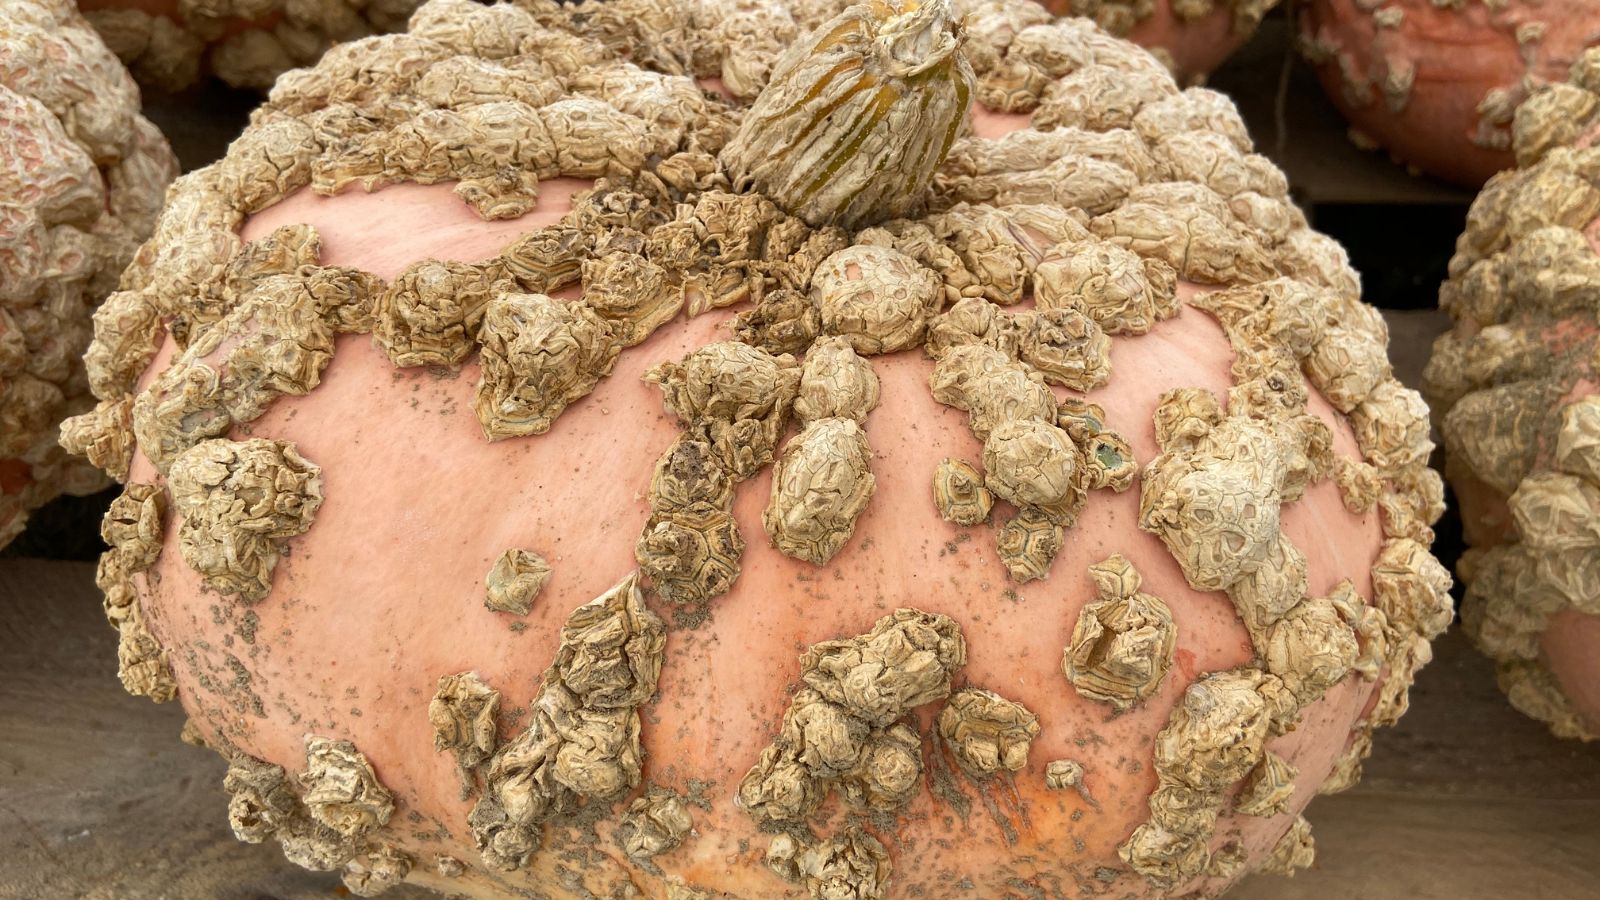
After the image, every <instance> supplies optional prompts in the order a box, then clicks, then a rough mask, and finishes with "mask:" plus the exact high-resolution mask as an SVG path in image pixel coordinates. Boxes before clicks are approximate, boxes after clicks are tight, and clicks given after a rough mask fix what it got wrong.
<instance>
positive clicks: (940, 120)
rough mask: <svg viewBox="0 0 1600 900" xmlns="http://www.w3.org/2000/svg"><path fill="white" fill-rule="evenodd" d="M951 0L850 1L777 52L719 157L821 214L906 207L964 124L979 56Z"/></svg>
mask: <svg viewBox="0 0 1600 900" xmlns="http://www.w3.org/2000/svg"><path fill="white" fill-rule="evenodd" d="M961 42H962V37H961V27H960V23H959V22H958V21H957V19H956V14H955V11H954V10H953V9H952V8H951V5H950V0H928V2H926V3H921V4H919V3H917V2H916V0H904V2H886V0H871V2H868V3H863V4H861V5H858V6H852V7H850V8H849V9H847V10H845V11H844V12H843V13H841V14H840V15H839V16H837V17H836V18H834V19H832V20H830V21H829V22H827V23H826V24H824V25H823V26H822V27H820V28H818V29H817V30H816V31H814V32H812V33H811V34H810V35H808V36H807V37H806V38H805V39H804V40H803V41H801V42H800V43H799V44H797V45H795V46H794V47H793V48H792V49H790V51H789V52H788V53H786V54H784V56H783V58H782V59H780V60H779V61H778V65H777V67H776V70H775V71H774V73H773V76H772V80H771V82H770V83H769V84H768V85H767V87H766V89H765V90H763V91H762V92H761V95H760V96H759V97H757V98H756V102H755V105H754V106H752V107H751V108H750V110H749V111H748V112H747V113H746V114H745V117H744V121H743V123H742V124H741V125H740V128H739V133H738V135H737V136H736V137H735V138H734V139H733V141H732V142H730V143H729V144H728V146H727V147H726V148H725V149H724V150H723V152H722V163H723V165H724V167H725V168H726V169H727V171H728V174H729V175H730V176H731V177H732V179H733V182H734V185H735V186H736V187H738V188H739V189H741V190H755V191H760V192H761V193H763V194H765V195H767V196H768V197H770V198H771V199H772V200H773V202H775V203H777V204H778V205H779V206H780V207H782V208H784V209H785V210H787V211H789V212H790V213H792V214H793V215H796V216H799V217H800V218H802V219H804V220H805V221H807V222H808V223H810V224H811V225H813V226H821V225H827V224H836V225H842V226H844V227H846V228H859V227H862V226H865V225H870V224H872V223H874V222H880V221H883V220H885V219H891V218H895V217H897V216H903V215H906V214H908V213H910V212H912V211H914V210H915V209H916V208H917V207H918V206H919V205H920V203H921V201H922V199H923V194H924V192H925V191H926V190H927V187H928V182H929V181H931V180H932V178H933V171H934V169H936V168H938V166H939V164H940V163H941V162H943V161H944V158H945V156H946V155H947V154H948V153H949V152H950V146H951V144H953V143H954V142H955V139H956V135H957V134H958V133H959V132H960V130H961V123H962V121H963V119H964V118H965V117H966V114H967V105H968V102H969V100H970V98H971V96H972V86H973V74H972V67H971V66H970V65H968V64H967V61H966V59H965V57H964V56H963V54H962V53H961V52H960V51H961Z"/></svg>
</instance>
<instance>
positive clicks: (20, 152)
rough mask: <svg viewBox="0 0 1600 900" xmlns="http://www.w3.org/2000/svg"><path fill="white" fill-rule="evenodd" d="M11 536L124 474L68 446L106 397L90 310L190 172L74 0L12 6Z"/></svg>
mask: <svg viewBox="0 0 1600 900" xmlns="http://www.w3.org/2000/svg"><path fill="white" fill-rule="evenodd" d="M0 105H3V109H0V123H3V124H0V136H3V138H4V147H5V151H4V155H3V156H0V161H3V162H0V547H3V546H5V545H6V544H7V543H9V542H10V541H11V540H12V539H13V538H15V537H16V536H17V535H18V534H19V533H20V532H21V531H22V529H23V526H24V524H25V523H26V521H27V518H28V512H29V511H30V510H32V509H34V508H36V507H38V506H39V505H40V504H43V503H45V502H46V501H48V500H50V499H51V498H52V497H55V496H56V495H58V494H60V493H62V492H67V493H73V494H87V493H92V492H94V491H96V490H100V489H102V488H104V487H105V486H106V485H107V484H109V483H110V482H109V481H107V479H106V477H105V475H104V474H102V473H101V472H99V471H98V470H97V469H95V467H94V466H92V465H88V464H86V463H85V461H83V460H81V459H77V458H75V457H73V456H72V455H70V454H68V453H65V452H63V451H62V449H61V448H60V447H59V446H58V444H57V441H58V439H59V437H60V432H59V429H60V425H61V420H62V419H63V418H65V417H67V416H69V415H76V414H78V413H81V412H84V411H85V410H87V409H89V408H90V407H92V406H93V405H94V398H93V397H91V396H90V394H89V385H88V382H87V379H86V378H85V373H84V367H83V352H84V349H85V348H86V347H87V346H88V344H89V338H90V335H91V323H90V316H91V315H92V314H93V313H94V310H95V307H96V306H97V305H99V303H100V301H101V300H103V299H104V298H105V296H106V295H107V294H109V293H110V292H111V291H112V290H113V289H114V288H115V287H116V284H117V275H118V273H119V272H121V271H122V269H123V267H125V266H126V265H127V264H128V262H129V260H131V259H132V258H133V251H134V249H135V248H136V247H137V246H138V243H139V241H141V240H143V239H144V238H145V237H146V236H148V235H149V234H150V230H151V228H152V227H154V225H155V218H156V213H157V212H158V211H159V209H160V207H161V197H162V193H163V191H164V190H165V188H166V185H167V183H168V182H169V181H171V180H172V178H173V177H174V176H175V175H176V174H177V163H176V161H175V160H174V158H173V156H172V151H171V150H169V149H168V148H167V142H166V141H165V140H164V139H163V138H162V137H161V134H160V132H158V131H157V130H156V129H155V127H154V126H153V125H151V124H150V123H149V122H148V121H146V120H145V119H144V118H143V117H142V116H140V115H139V92H138V89H137V88H135V87H134V85H133V82H132V81H131V80H129V78H128V73H127V72H126V71H125V70H124V69H123V68H122V66H121V64H119V63H118V62H117V60H116V57H114V56H112V55H111V54H110V53H109V52H108V51H107V50H106V48H105V45H104V44H102V43H100V40H99V39H98V38H96V37H95V35H94V32H93V31H91V30H90V29H89V28H88V26H87V25H86V24H85V23H84V21H83V19H82V18H80V17H79V16H78V14H77V12H76V10H74V9H73V8H72V6H71V4H69V3H66V2H52V0H18V2H15V3H8V4H6V5H5V7H4V8H3V9H0Z"/></svg>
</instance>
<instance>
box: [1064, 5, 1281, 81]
mask: <svg viewBox="0 0 1600 900" xmlns="http://www.w3.org/2000/svg"><path fill="white" fill-rule="evenodd" d="M1041 2H1043V3H1044V5H1045V6H1046V7H1047V8H1048V9H1050V11H1051V12H1054V13H1059V14H1061V15H1065V16H1086V17H1088V18H1091V19H1094V20H1095V23H1096V24H1098V25H1099V26H1100V27H1101V28H1103V29H1105V30H1106V31H1109V32H1111V33H1112V34H1114V35H1117V36H1118V37H1125V38H1127V39H1128V40H1130V41H1133V42H1134V43H1136V44H1138V45H1139V46H1141V47H1144V48H1145V49H1147V50H1149V51H1150V52H1152V53H1154V54H1155V55H1156V56H1157V57H1159V58H1160V59H1161V61H1162V62H1164V63H1166V64H1167V67H1168V68H1170V69H1171V70H1172V72H1173V74H1174V75H1176V76H1177V77H1178V78H1179V80H1181V81H1184V82H1197V81H1204V80H1205V77H1206V76H1207V75H1209V74H1211V72H1212V71H1214V70H1215V69H1216V68H1217V67H1218V66H1220V65H1222V62H1223V60H1225V59H1227V58H1228V56H1229V55H1230V54H1232V53H1233V51H1235V50H1237V49H1239V47H1240V46H1242V45H1243V44H1244V42H1245V41H1248V40H1249V39H1250V36H1251V35H1252V34H1255V31H1256V28H1257V27H1259V26H1260V25H1261V20H1262V19H1263V18H1265V17H1266V15H1267V13H1269V12H1271V11H1272V9H1273V8H1274V7H1276V6H1277V5H1278V0H1041Z"/></svg>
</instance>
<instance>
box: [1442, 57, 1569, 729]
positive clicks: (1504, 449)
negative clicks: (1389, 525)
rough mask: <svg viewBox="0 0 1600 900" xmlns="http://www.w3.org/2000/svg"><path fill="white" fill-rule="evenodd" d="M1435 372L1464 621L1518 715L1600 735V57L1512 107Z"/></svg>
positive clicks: (1465, 247)
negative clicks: (1458, 537) (1459, 544)
mask: <svg viewBox="0 0 1600 900" xmlns="http://www.w3.org/2000/svg"><path fill="white" fill-rule="evenodd" d="M1515 134H1516V146H1515V149H1516V155H1517V167H1516V168H1515V169H1511V170H1508V171H1505V172H1502V173H1501V174H1499V175H1496V176H1495V177H1494V178H1491V179H1490V180H1489V183H1488V184H1487V185H1485V186H1484V189H1483V193H1481V194H1479V195H1478V198H1477V200H1476V201H1475V202H1474V203H1473V205H1472V210H1471V212H1470V213H1469V214H1468V217H1467V230H1466V232H1465V233H1464V234H1462V235H1461V238H1460V240H1458V241H1457V243H1456V254H1455V256H1454V257H1453V258H1452V259H1451V261H1450V280H1449V281H1448V282H1446V283H1445V285H1444V287H1443V288H1442V289H1441V290H1440V292H1439V302H1440V305H1441V306H1442V307H1443V308H1444V309H1445V310H1446V311H1448V312H1449V313H1450V315H1451V316H1452V317H1454V319H1455V327H1454V328H1453V329H1452V330H1451V331H1449V332H1446V333H1445V334H1444V335H1443V336H1441V337H1440V338H1439V339H1438V341H1437V342H1436V343H1435V344H1434V348H1433V356H1432V358H1431V359H1430V360H1429V363H1428V368H1427V370H1426V371H1425V373H1424V376H1425V381H1424V389H1425V390H1426V391H1428V393H1429V395H1430V397H1431V398H1432V400H1433V402H1434V403H1435V404H1436V405H1435V410H1436V412H1437V415H1438V421H1439V425H1440V431H1441V433H1442V434H1443V436H1444V443H1445V450H1446V454H1447V456H1446V468H1445V472H1446V474H1447V475H1448V476H1449V479H1450V482H1451V484H1452V485H1453V486H1454V488H1455V493H1456V497H1457V498H1458V500H1459V505H1460V509H1461V519H1462V525H1463V528H1464V531H1465V537H1466V540H1467V543H1468V544H1469V545H1470V546H1471V549H1470V550H1469V551H1468V552H1467V554H1466V555H1465V556H1463V557H1462V559H1461V564H1460V567H1459V571H1460V575H1461V579H1462V581H1463V582H1464V583H1465V584H1466V597H1465V600H1464V601H1463V605H1462V622H1463V624H1464V625H1465V626H1466V629H1467V633H1468V634H1469V635H1470V636H1471V637H1472V638H1473V640H1474V641H1476V642H1477V644H1478V646H1479V647H1480V648H1482V649H1483V650H1484V652H1486V653H1488V654H1489V655H1490V656H1492V657H1494V658H1495V659H1496V660H1497V661H1498V662H1499V675H1500V684H1501V686H1502V687H1503V688H1504V689H1505V691H1506V693H1507V694H1508V695H1509V696H1510V698H1511V702H1512V703H1513V704H1514V705H1516V706H1517V708H1519V709H1521V710H1522V711H1524V712H1526V713H1528V714H1529V715H1531V716H1534V717H1535V718H1538V719H1541V720H1543V721H1545V722H1548V723H1549V724H1550V726H1551V728H1552V730H1554V731H1555V733H1556V734H1558V735H1561V736H1563V737H1576V738H1582V739H1585V740H1594V739H1595V738H1596V737H1600V654H1597V652H1596V651H1597V650H1600V381H1597V380H1596V369H1597V368H1600V341H1597V340H1596V336H1597V332H1600V328H1597V319H1596V316H1597V314H1600V256H1597V255H1596V254H1597V253H1600V243H1597V240H1600V150H1597V149H1596V148H1595V146H1594V143H1595V138H1596V137H1597V136H1600V50H1590V51H1588V52H1586V53H1585V54H1584V55H1583V56H1582V57H1580V58H1579V60H1578V61H1577V63H1575V64H1574V65H1573V67H1572V71H1571V74H1570V77H1569V79H1568V80H1567V81H1564V82H1560V83H1557V84H1553V85H1549V86H1547V87H1545V88H1542V89H1540V90H1538V91H1536V92H1535V93H1534V94H1533V96H1532V97H1530V98H1529V99H1528V101H1527V102H1526V103H1525V104H1523V106H1522V108H1521V109H1520V110H1518V111H1517V117H1516V124H1515Z"/></svg>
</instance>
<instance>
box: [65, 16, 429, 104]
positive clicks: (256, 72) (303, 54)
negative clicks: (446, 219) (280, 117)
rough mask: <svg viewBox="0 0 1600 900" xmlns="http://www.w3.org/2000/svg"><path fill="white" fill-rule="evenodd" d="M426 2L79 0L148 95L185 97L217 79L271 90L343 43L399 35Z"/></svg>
mask: <svg viewBox="0 0 1600 900" xmlns="http://www.w3.org/2000/svg"><path fill="white" fill-rule="evenodd" d="M419 5H421V0H78V7H79V8H80V9H82V10H83V14H84V15H85V16H86V17H87V18H88V20H89V22H90V24H92V25H93V26H94V27H95V30H96V31H98V32H100V36H101V37H102V38H103V39H104V40H105V42H106V43H107V44H109V45H110V46H111V49H112V51H113V52H115V53H116V54H117V57H118V58H119V59H121V60H122V61H123V62H124V63H126V64H127V66H128V68H129V69H131V70H132V71H133V77H134V78H136V79H138V81H139V83H140V84H141V85H143V86H144V87H146V88H149V89H152V90H158V91H181V90H183V89H184V88H187V87H189V86H191V85H193V84H194V83H195V82H197V81H199V80H200V78H201V76H202V75H205V74H208V73H209V74H213V75H215V76H216V77H217V78H219V79H221V80H222V81H224V82H226V83H227V84H230V85H232V86H234V87H239V88H254V89H257V90H266V89H267V88H269V87H271V86H272V81H273V79H275V78H277V77H278V75H279V74H281V73H283V72H285V71H287V70H289V69H292V68H295V67H296V66H304V65H309V64H310V63H313V62H316V60H317V57H319V56H321V55H322V54H323V53H325V52H326V51H327V49H328V48H329V47H330V46H332V45H333V44H335V43H337V42H338V41H349V40H355V39H356V38H362V37H366V36H368V35H371V34H377V33H384V32H390V31H398V30H400V29H402V28H404V27H405V25H406V20H407V18H409V17H410V15H411V13H412V12H413V11H414V10H416V8H417V7H418V6H419Z"/></svg>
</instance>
